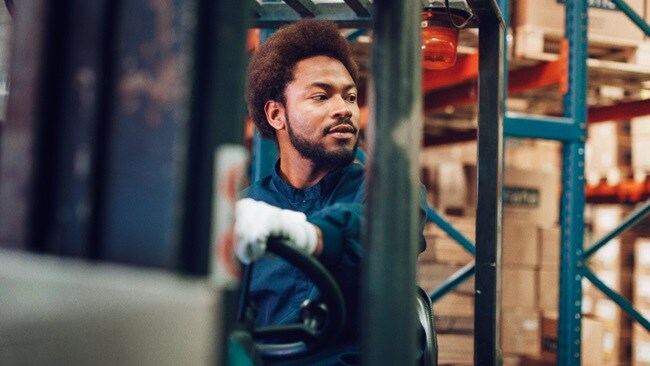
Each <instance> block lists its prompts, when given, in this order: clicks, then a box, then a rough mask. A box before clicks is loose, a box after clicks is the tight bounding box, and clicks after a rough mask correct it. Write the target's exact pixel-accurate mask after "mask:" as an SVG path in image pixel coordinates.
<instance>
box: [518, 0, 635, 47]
mask: <svg viewBox="0 0 650 366" xmlns="http://www.w3.org/2000/svg"><path fill="white" fill-rule="evenodd" d="M590 3H591V4H592V5H600V7H590V8H589V14H588V15H589V29H588V38H589V40H590V41H592V40H593V39H598V40H603V41H609V42H616V41H617V40H618V41H619V42H620V41H621V40H629V41H641V40H643V38H644V33H643V32H642V31H641V29H639V27H637V26H636V25H635V24H634V23H633V22H632V21H631V20H630V19H629V18H628V17H627V16H626V15H625V14H624V13H623V12H621V11H617V10H610V9H612V8H614V7H613V3H612V2H611V1H590ZM625 3H626V4H628V5H629V6H630V7H631V8H632V9H633V10H634V11H635V12H636V13H637V14H639V15H642V14H644V0H626V1H625ZM565 14H566V8H565V5H564V4H562V3H560V1H557V0H518V1H515V2H513V17H512V24H513V28H515V29H517V28H519V27H523V26H526V27H530V28H540V29H542V30H546V31H548V32H555V33H558V32H559V33H560V34H561V35H564V28H565V27H564V26H565Z"/></svg>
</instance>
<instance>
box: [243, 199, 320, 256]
mask: <svg viewBox="0 0 650 366" xmlns="http://www.w3.org/2000/svg"><path fill="white" fill-rule="evenodd" d="M271 236H277V237H283V238H287V239H289V241H290V242H291V244H292V245H294V246H295V247H296V248H297V249H299V250H301V251H303V252H305V253H307V254H309V255H312V254H314V251H315V250H316V247H317V245H318V232H317V229H316V226H315V225H313V224H311V223H309V222H308V221H307V216H305V214H304V213H302V212H299V211H291V210H286V209H281V208H278V207H275V206H271V205H269V204H268V203H266V202H262V201H256V200H254V199H252V198H244V199H241V200H239V201H237V204H236V206H235V254H236V255H237V257H238V258H239V260H240V261H241V262H242V263H244V264H248V263H250V262H252V261H254V260H256V259H259V258H260V257H262V256H263V255H264V253H265V252H266V240H267V239H268V238H269V237H271Z"/></svg>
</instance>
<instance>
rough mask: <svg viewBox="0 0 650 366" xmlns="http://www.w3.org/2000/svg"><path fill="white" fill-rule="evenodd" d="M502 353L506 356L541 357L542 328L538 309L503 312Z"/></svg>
mask: <svg viewBox="0 0 650 366" xmlns="http://www.w3.org/2000/svg"><path fill="white" fill-rule="evenodd" d="M500 324H501V343H500V346H501V351H502V352H503V353H504V354H518V355H530V356H539V355H540V354H541V350H542V349H541V335H542V333H541V327H540V318H539V312H538V311H537V309H526V308H510V309H502V310H501V321H500Z"/></svg>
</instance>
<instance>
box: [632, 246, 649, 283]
mask: <svg viewBox="0 0 650 366" xmlns="http://www.w3.org/2000/svg"><path fill="white" fill-rule="evenodd" d="M634 274H635V275H650V238H637V239H636V241H635V244H634Z"/></svg>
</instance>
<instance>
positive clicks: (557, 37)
mask: <svg viewBox="0 0 650 366" xmlns="http://www.w3.org/2000/svg"><path fill="white" fill-rule="evenodd" d="M563 39H564V30H562V29H549V28H544V27H534V26H520V27H518V28H517V29H515V32H514V44H513V49H512V55H513V57H514V58H517V59H521V58H524V59H537V60H547V61H550V60H554V59H556V58H557V57H558V56H559V55H560V53H561V49H562V47H563V46H562V42H563ZM588 41H589V47H588V58H589V59H592V60H598V61H601V62H617V63H623V64H631V65H637V66H648V67H650V42H648V41H639V40H631V39H625V38H616V37H606V36H591V35H590V36H589V37H588Z"/></svg>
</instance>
